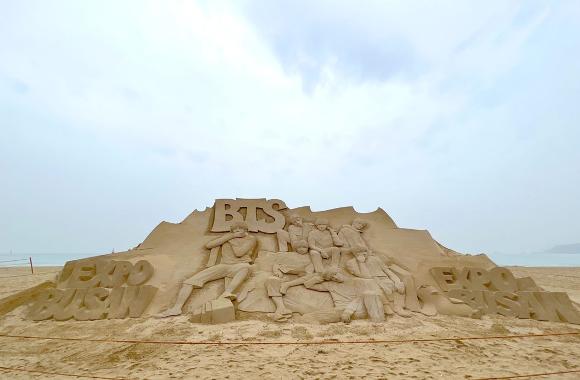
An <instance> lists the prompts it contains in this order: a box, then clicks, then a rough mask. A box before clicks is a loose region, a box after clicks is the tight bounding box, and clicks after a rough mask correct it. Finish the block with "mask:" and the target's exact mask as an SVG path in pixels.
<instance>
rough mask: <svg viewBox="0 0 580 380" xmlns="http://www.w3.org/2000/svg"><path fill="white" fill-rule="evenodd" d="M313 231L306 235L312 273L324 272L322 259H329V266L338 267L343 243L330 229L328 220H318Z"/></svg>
mask: <svg viewBox="0 0 580 380" xmlns="http://www.w3.org/2000/svg"><path fill="white" fill-rule="evenodd" d="M314 225H315V226H316V229H315V230H312V231H310V233H308V246H309V248H310V259H311V260H312V265H314V271H315V272H318V273H322V272H324V265H323V264H322V259H323V258H324V259H328V258H330V265H331V266H333V267H338V265H339V264H340V252H341V251H340V248H339V247H342V245H343V242H342V241H341V240H340V238H339V237H338V235H337V233H336V231H335V230H334V229H333V228H332V227H330V225H329V224H328V220H326V219H323V218H318V219H316V221H315V222H314Z"/></svg>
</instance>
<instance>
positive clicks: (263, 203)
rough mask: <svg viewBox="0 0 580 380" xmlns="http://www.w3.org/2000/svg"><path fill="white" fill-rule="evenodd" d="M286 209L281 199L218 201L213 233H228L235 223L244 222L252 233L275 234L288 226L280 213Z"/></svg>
mask: <svg viewBox="0 0 580 380" xmlns="http://www.w3.org/2000/svg"><path fill="white" fill-rule="evenodd" d="M284 209H286V204H285V203H284V202H283V201H281V200H279V199H270V200H266V199H265V198H262V199H216V201H215V204H214V206H213V210H214V219H213V226H212V227H211V232H227V231H229V230H230V225H231V224H232V223H233V222H242V221H244V222H246V223H247V224H248V228H249V230H250V231H251V232H264V233H267V234H273V233H276V231H277V230H280V229H282V228H284V224H286V219H285V218H284V215H283V214H282V213H281V212H279V211H281V210H284ZM242 210H244V211H245V213H244V212H243V211H242ZM244 214H245V217H244ZM268 217H269V219H271V220H268Z"/></svg>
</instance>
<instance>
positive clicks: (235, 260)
mask: <svg viewBox="0 0 580 380" xmlns="http://www.w3.org/2000/svg"><path fill="white" fill-rule="evenodd" d="M230 230H231V232H230V233H228V234H225V235H223V236H221V237H219V238H217V239H214V240H211V241H209V242H208V243H207V244H206V245H205V246H206V248H208V249H210V250H212V254H210V259H209V261H208V264H207V268H206V269H204V270H202V271H201V272H198V273H196V274H194V275H193V276H192V277H190V278H188V279H186V280H185V281H183V283H182V285H181V289H180V290H179V293H178V295H177V300H176V301H175V304H174V306H173V307H171V308H170V309H168V310H166V311H164V312H162V313H160V314H158V315H157V317H168V316H173V315H179V314H181V309H182V308H183V305H184V304H185V302H186V301H187V299H188V298H189V296H190V295H191V292H192V290H193V288H202V287H203V286H204V285H205V284H206V283H207V282H209V281H213V280H218V279H221V278H223V279H225V291H224V292H223V293H222V294H221V295H220V296H219V297H218V298H228V299H230V300H234V299H236V294H235V293H234V292H235V290H236V289H237V288H238V287H239V286H240V285H241V284H242V282H244V280H245V279H246V278H247V277H248V275H249V273H250V263H251V262H252V254H253V252H254V249H255V248H256V245H257V240H256V237H255V236H252V235H250V234H249V233H248V226H247V224H246V223H245V222H236V223H233V224H232V226H231V227H230ZM220 247H221V262H220V263H219V264H216V263H215V260H216V259H217V257H215V256H214V257H212V255H213V254H214V253H217V249H219V248H220Z"/></svg>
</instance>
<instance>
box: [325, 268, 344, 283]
mask: <svg viewBox="0 0 580 380" xmlns="http://www.w3.org/2000/svg"><path fill="white" fill-rule="evenodd" d="M322 278H323V279H324V280H326V281H335V282H344V276H343V275H342V274H341V273H340V272H339V271H338V268H337V267H335V266H332V267H330V268H327V269H325V270H324V272H322Z"/></svg>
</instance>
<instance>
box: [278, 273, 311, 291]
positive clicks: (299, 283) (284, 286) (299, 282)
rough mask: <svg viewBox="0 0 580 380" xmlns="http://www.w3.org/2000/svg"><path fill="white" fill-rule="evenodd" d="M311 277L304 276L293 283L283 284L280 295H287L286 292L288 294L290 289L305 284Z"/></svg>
mask: <svg viewBox="0 0 580 380" xmlns="http://www.w3.org/2000/svg"><path fill="white" fill-rule="evenodd" d="M309 277H310V276H303V277H299V278H297V279H294V280H291V281H286V282H283V283H282V284H280V293H282V294H286V292H288V288H291V287H293V286H297V285H302V284H304V283H305V282H306V281H307V280H308V279H309Z"/></svg>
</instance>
